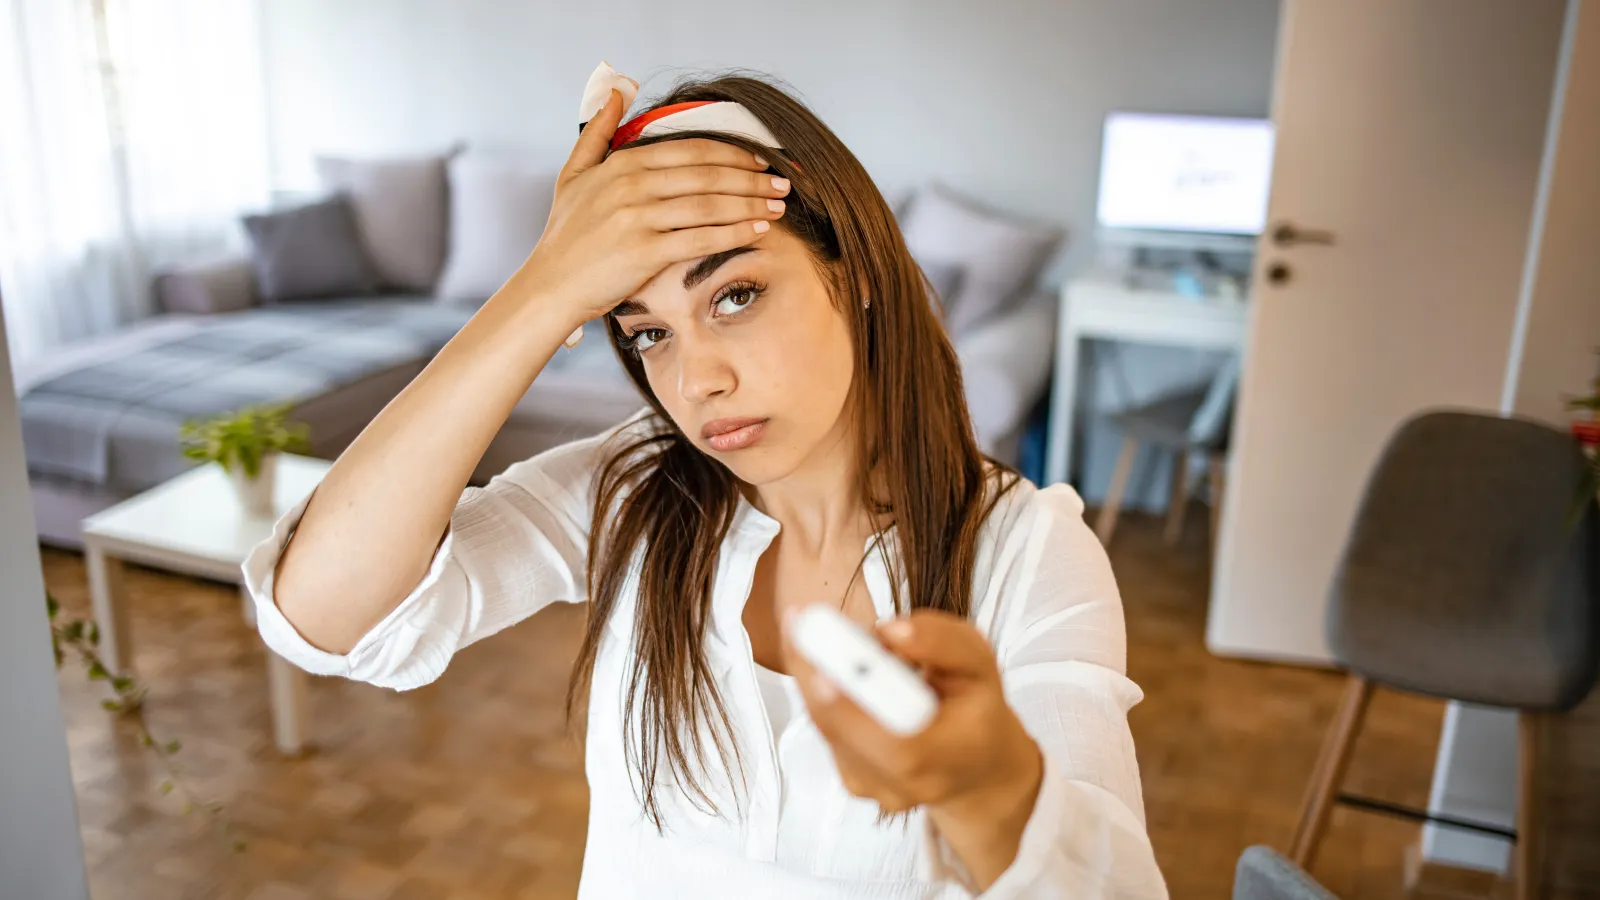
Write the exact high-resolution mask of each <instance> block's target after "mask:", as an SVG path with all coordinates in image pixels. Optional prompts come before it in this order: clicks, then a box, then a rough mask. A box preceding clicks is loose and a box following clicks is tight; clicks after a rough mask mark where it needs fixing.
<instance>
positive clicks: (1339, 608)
mask: <svg viewBox="0 0 1600 900" xmlns="http://www.w3.org/2000/svg"><path fill="white" fill-rule="evenodd" d="M1585 465H1586V462H1585V460H1584V458H1583V455H1582V452H1581V451H1580V450H1579V448H1578V445H1577V443H1576V442H1575V441H1573V440H1572V438H1571V437H1570V436H1569V435H1567V434H1565V433H1563V432H1560V431H1556V430H1554V429H1552V428H1548V427H1546V426H1544V425H1540V424H1536V423H1533V422H1528V421H1523V420H1518V419H1506V418H1499V417H1495V416H1486V415H1476V414H1469V413H1460V412H1433V413H1426V414H1423V415H1420V416H1418V417H1416V418H1414V419H1412V420H1410V421H1409V422H1407V423H1405V424H1404V425H1402V426H1401V427H1400V429H1399V430H1398V431H1397V432H1396V433H1395V435H1394V436H1393V437H1392V438H1391V439H1390V441H1389V444H1388V446H1387V447H1386V448H1385V449H1384V451H1383V454H1382V456H1381V457H1380V458H1379V460H1378V464H1377V467H1376V469H1375V470H1374V471H1373V473H1372V476H1371V479H1370V480H1369V481H1368V482H1367V488H1366V494H1365V496H1364V497H1363V498H1362V500H1361V505H1360V508H1359V509H1358V510H1357V512H1356V517H1355V522H1354V524H1353V526H1352V527H1351V532H1350V536H1349V539H1348V542H1347V543H1346V545H1345V549H1344V556H1343V558H1342V559H1341V560H1340V562H1339V566H1338V568H1337V569H1336V570H1335V574H1334V581H1333V586H1332V590H1331V592H1330V596H1329V603H1328V637H1329V643H1330V644H1331V645H1332V648H1333V654H1334V658H1335V659H1336V660H1337V661H1338V663H1339V664H1340V665H1341V666H1343V667H1344V668H1346V669H1347V670H1349V673H1350V675H1349V681H1348V684H1347V687H1346V690H1345V695H1344V700H1343V702H1342V704H1341V706H1340V709H1339V712H1338V714H1337V716H1336V717H1335V720H1334V724H1333V727H1332V728H1331V729H1330V730H1329V732H1328V737H1327V740H1326V742H1325V743H1324V745H1323V749H1322V755H1321V757H1320V758H1319V759H1318V761H1317V766H1316V770H1315V772H1314V773H1313V775H1312V778H1311V783H1310V785H1309V787H1308V789H1307V793H1306V802H1305V808H1304V811H1303V812H1302V817H1301V821H1300V826H1299V829H1298V831H1297V832H1296V834H1295V838H1294V844H1293V847H1292V849H1291V851H1290V854H1289V855H1290V858H1292V859H1293V860H1294V862H1295V863H1296V864H1297V865H1300V866H1302V867H1304V868H1308V869H1309V868H1310V867H1311V864H1312V861H1313V860H1314V858H1315V855H1316V851H1317V844H1318V842H1319V841H1320V840H1321V837H1322V833H1323V830H1324V829H1325V827H1326V825H1327V822H1328V817H1329V815H1330V814H1331V813H1332V809H1333V805H1334V804H1335V803H1345V804H1349V805H1352V806H1356V807H1360V808H1365V809H1367V810H1370V811H1376V812H1383V813H1387V814H1391V815H1399V816H1402V817H1405V818H1411V819H1415V820H1426V821H1433V822H1437V823H1439V824H1443V825H1446V826H1450V827H1457V828H1467V829H1471V830H1474V831H1478V832H1481V833H1487V834H1491V835H1497V836H1499V837H1502V838H1505V839H1508V840H1514V841H1516V842H1517V852H1516V877H1517V897H1518V898H1519V900H1525V898H1531V897H1534V896H1537V894H1536V888H1537V885H1536V881H1537V878H1538V856H1537V852H1538V849H1537V848H1538V844H1537V841H1536V840H1535V838H1536V832H1535V828H1534V826H1535V825H1536V824H1537V811H1536V809H1535V806H1536V804H1535V802H1534V801H1535V797H1536V794H1535V792H1534V791H1533V790H1532V789H1531V786H1532V784H1533V773H1534V771H1535V766H1536V764H1537V761H1538V757H1539V755H1538V744H1537V736H1538V723H1539V716H1540V714H1542V713H1547V712H1553V711H1561V710H1566V709H1569V708H1571V707H1572V706H1574V705H1576V704H1577V703H1578V702H1579V701H1581V700H1582V699H1583V698H1584V696H1585V695H1587V694H1588V693H1589V690H1590V689H1591V688H1592V687H1593V686H1594V683H1595V675H1596V666H1597V662H1600V652H1597V645H1600V599H1597V595H1600V574H1597V567H1596V560H1597V553H1596V537H1597V525H1596V508H1595V504H1594V503H1593V502H1592V501H1590V500H1589V499H1588V498H1584V499H1583V500H1581V501H1579V500H1577V496H1578V491H1579V490H1580V485H1581V484H1583V483H1584V477H1583V476H1584V472H1585ZM1307 477H1315V473H1307ZM1379 685H1382V686H1384V687H1388V688H1394V689H1398V690H1402V691H1410V692H1412V693H1418V694H1427V695H1431V696H1434V697H1441V698H1445V699H1449V700H1458V701H1463V702H1468V703H1478V704H1485V705H1489V706H1497V707H1506V708H1511V709H1515V710H1518V711H1519V712H1520V713H1521V715H1520V731H1521V756H1522V759H1521V763H1520V773H1521V775H1520V779H1519V781H1520V783H1519V789H1520V792H1521V798H1520V800H1519V802H1518V810H1517V823H1516V824H1517V828H1516V831H1514V832H1513V831H1510V830H1508V829H1503V828H1499V827H1496V826H1494V825H1488V824H1485V823H1481V822H1471V821H1465V820H1462V819H1458V818H1454V817H1445V816H1432V815H1429V814H1428V813H1425V812H1421V811H1418V810H1412V809H1407V808H1404V807H1400V806H1396V805H1394V804H1390V803H1385V802H1383V801H1378V800H1370V799H1367V798H1362V797H1353V796H1349V795H1346V794H1342V793H1340V792H1339V788H1340V781H1341V780H1342V778H1343V775H1344V771H1345V766H1346V764H1347V763H1348V761H1349V758H1350V749H1351V747H1352V746H1353V745H1354V743H1355V739H1356V736H1357V734H1358V733H1359V732H1360V730H1361V722H1362V718H1363V716H1364V715H1365V713H1366V709H1367V705H1368V702H1369V701H1370V700H1371V698H1372V692H1373V689H1374V688H1375V687H1377V686H1379Z"/></svg>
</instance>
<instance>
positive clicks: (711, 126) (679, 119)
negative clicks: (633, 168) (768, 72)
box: [564, 62, 783, 349]
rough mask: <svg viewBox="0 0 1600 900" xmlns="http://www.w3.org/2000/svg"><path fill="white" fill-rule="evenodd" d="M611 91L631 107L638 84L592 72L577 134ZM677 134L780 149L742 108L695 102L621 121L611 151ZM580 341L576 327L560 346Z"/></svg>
mask: <svg viewBox="0 0 1600 900" xmlns="http://www.w3.org/2000/svg"><path fill="white" fill-rule="evenodd" d="M613 88H615V89H616V90H617V91H619V92H620V93H621V94H622V108H623V109H627V108H628V107H630V106H632V105H633V100H634V98H635V97H636V96H638V94H639V82H637V81H634V80H633V79H632V78H629V77H628V76H626V75H623V74H621V73H619V72H618V71H617V70H616V69H613V68H611V65H610V64H609V63H605V62H602V63H600V65H599V66H598V67H597V68H596V69H595V70H594V74H592V75H590V76H589V83H588V84H586V85H584V88H583V102H581V103H579V104H578V130H579V131H580V132H581V131H583V126H585V125H587V124H589V120H590V119H592V118H594V117H595V114H596V113H598V112H600V110H602V109H605V106H606V102H607V101H609V100H610V99H611V91H612V89H613ZM677 131H714V132H720V133H722V134H737V135H740V136H742V137H746V138H749V139H750V140H752V141H755V142H756V143H758V144H761V145H762V146H764V147H771V148H773V149H774V150H780V149H782V148H783V145H782V144H779V143H778V139H777V138H775V137H773V136H772V132H771V131H768V130H767V126H765V125H763V124H761V120H760V119H757V118H756V117H755V114H754V113H752V112H750V110H748V109H745V108H744V107H743V106H740V105H739V104H737V103H732V102H728V101H718V100H697V101H692V102H689V103H674V104H671V105H670V106H663V107H660V108H659V109H652V110H651V111H649V112H647V113H645V114H644V115H641V116H634V117H633V118H632V119H629V120H628V121H626V122H623V123H622V124H621V125H619V126H617V131H616V133H615V134H613V135H612V136H611V149H612V150H618V149H621V148H622V147H625V146H627V145H628V144H630V143H632V142H633V141H636V140H638V139H639V138H642V137H655V136H656V135H658V134H671V133H673V132H677ZM581 340H583V329H582V328H579V329H578V330H577V331H574V332H573V333H572V334H571V335H570V336H569V337H568V338H567V339H566V341H565V342H564V343H565V344H566V346H567V347H568V348H569V349H570V348H572V347H576V346H578V342H579V341H581Z"/></svg>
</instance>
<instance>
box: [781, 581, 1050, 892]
mask: <svg viewBox="0 0 1600 900" xmlns="http://www.w3.org/2000/svg"><path fill="white" fill-rule="evenodd" d="M788 630H789V626H786V627H785V631H786V632H788ZM878 639H879V640H880V641H881V642H882V643H883V645H884V646H885V647H886V648H887V649H888V650H889V651H890V652H891V653H893V654H894V655H895V656H898V657H899V658H900V659H901V660H903V661H904V662H906V663H907V664H908V665H910V666H913V667H915V668H917V669H919V670H921V671H922V673H923V677H924V678H925V679H926V680H927V682H928V685H929V686H930V687H932V688H933V690H934V692H935V693H937V694H938V695H939V708H938V711H937V712H936V713H935V714H934V716H933V718H932V721H930V722H929V723H928V724H927V726H926V727H924V728H923V729H922V730H921V731H920V732H918V733H916V734H913V735H901V734H896V733H894V732H892V731H890V730H888V729H886V728H885V727H884V726H883V725H882V724H880V723H879V722H878V720H877V719H875V718H873V716H872V715H870V714H869V713H868V712H867V711H866V710H864V709H862V708H861V707H860V706H858V705H857V704H856V703H855V702H853V701H852V700H851V699H850V698H849V697H848V696H846V695H845V694H844V693H843V692H841V691H840V689H839V687H838V686H837V685H836V684H834V683H833V682H832V681H830V680H829V679H828V677H827V676H826V675H823V674H822V672H821V671H819V670H818V669H816V668H814V667H813V666H812V665H811V664H810V663H808V662H807V660H806V657H805V654H804V653H801V652H798V651H797V649H796V648H795V647H794V645H793V643H792V640H790V638H789V636H788V635H787V634H786V648H787V649H786V652H785V656H784V661H785V663H786V664H787V665H788V667H789V672H790V674H792V675H794V676H795V682H796V684H797V685H798V687H799V688H800V693H801V695H802V696H803V697H804V699H805V703H806V709H807V711H808V712H809V713H810V715H811V721H812V722H813V723H814V724H815V725H816V726H817V731H819V732H820V733H821V734H822V736H823V738H824V739H825V740H827V742H828V746H829V748H830V749H831V750H832V751H833V760H834V763H835V765H836V766H837V767H838V769H839V777H840V779H841V780H842V781H843V782H844V786H845V789H846V790H848V791H850V793H852V794H854V795H856V796H857V797H865V798H867V799H870V800H874V801H876V802H877V803H878V805H879V806H880V807H882V808H883V810H884V811H885V812H891V813H894V812H902V811H904V810H908V809H911V808H913V807H918V806H920V807H922V808H923V809H925V810H926V811H927V814H928V817H929V818H930V819H931V820H932V822H933V824H934V827H935V828H936V829H938V832H939V835H940V837H941V838H943V840H944V842H945V843H946V844H947V845H948V846H949V847H950V849H951V850H952V851H954V853H955V855H956V857H957V858H958V859H960V860H961V862H962V864H963V865H964V866H965V867H966V869H967V872H968V874H969V875H970V876H971V878H972V880H973V881H974V882H975V884H974V885H973V886H974V887H976V888H977V889H979V890H986V889H987V888H988V887H989V886H990V885H992V884H993V883H994V882H995V880H996V879H997V878H999V877H1000V875H1001V873H1003V872H1004V871H1005V870H1006V869H1007V868H1009V867H1010V865H1011V863H1012V861H1013V860H1015V858H1016V855H1017V849H1018V847H1019V846H1020V844H1021V841H1022V832H1023V830H1024V828H1025V827H1026V826H1027V824H1028V819H1029V818H1030V817H1031V816H1032V814H1033V806H1034V801H1035V800H1036V799H1037V797H1038V795H1039V787H1040V785H1041V784H1042V783H1043V776H1044V760H1043V757H1041V756H1040V753H1039V746H1038V745H1037V744H1036V743H1034V740H1033V738H1032V737H1031V736H1029V734H1028V732H1027V731H1026V730H1025V729H1024V728H1023V726H1022V721H1021V720H1020V719H1018V718H1017V714H1016V713H1015V712H1014V711H1013V710H1012V709H1011V707H1010V705H1008V704H1007V703H1006V698H1005V692H1004V691H1003V690H1002V688H1001V683H1000V670H999V667H998V665H997V664H996V662H995V658H994V651H993V650H991V649H990V648H989V643H988V641H986V640H984V637H983V635H982V634H981V633H980V632H979V631H978V629H977V628H975V627H973V625H972V623H970V622H968V621H966V620H965V619H961V618H958V617H956V616H952V615H950V614H948V613H942V612H936V611H934V610H916V611H914V612H912V613H911V614H910V615H909V616H906V617H904V618H897V619H892V620H890V621H887V622H882V623H880V624H879V626H878Z"/></svg>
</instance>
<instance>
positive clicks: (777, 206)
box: [767, 200, 783, 213]
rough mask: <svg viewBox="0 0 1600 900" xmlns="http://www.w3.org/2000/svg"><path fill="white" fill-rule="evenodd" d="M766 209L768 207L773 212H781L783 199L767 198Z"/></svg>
mask: <svg viewBox="0 0 1600 900" xmlns="http://www.w3.org/2000/svg"><path fill="white" fill-rule="evenodd" d="M767 209H770V210H772V211H773V212H775V213H781V212H783V201H782V200H768V201H767Z"/></svg>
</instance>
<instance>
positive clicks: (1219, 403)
mask: <svg viewBox="0 0 1600 900" xmlns="http://www.w3.org/2000/svg"><path fill="white" fill-rule="evenodd" d="M1238 386H1239V357H1238V355H1237V354H1235V355H1233V356H1231V357H1229V359H1228V361H1227V362H1226V363H1224V364H1223V366H1222V368H1221V369H1219V370H1218V371H1217V374H1216V375H1215V376H1213V377H1212V379H1211V383H1210V384H1209V385H1208V386H1206V387H1205V388H1202V389H1200V390H1192V391H1184V392H1182V393H1178V394H1173V395H1169V396H1166V397H1163V398H1161V399H1159V400H1156V401H1155V402H1153V403H1147V404H1145V405H1143V406H1138V407H1134V408H1133V409H1128V410H1123V411H1122V412H1119V413H1116V414H1115V415H1113V416H1112V417H1111V422H1112V424H1113V425H1114V426H1116V428H1117V430H1119V431H1121V432H1122V436H1123V437H1122V453H1121V454H1120V455H1119V456H1118V457H1117V465H1116V468H1115V469H1114V470H1113V471H1112V474H1111V484H1110V486H1109V487H1108V488H1107V489H1106V499H1105V502H1104V503H1103V504H1101V506H1100V514H1099V516H1097V517H1096V519H1095V525H1094V530H1095V534H1097V535H1099V537H1100V543H1101V544H1103V545H1105V546H1107V547H1109V546H1111V538H1112V535H1114V534H1115V533H1116V530H1117V518H1118V516H1120V515H1121V513H1122V500H1123V496H1124V494H1125V493H1126V492H1127V489H1128V477H1129V476H1130V475H1131V474H1132V473H1133V463H1134V461H1135V460H1136V459H1137V458H1138V455H1139V448H1140V447H1142V446H1145V445H1149V446H1153V447H1162V448H1165V449H1169V450H1172V451H1174V468H1173V471H1172V500H1171V502H1170V503H1169V505H1168V507H1167V529H1166V541H1167V543H1168V544H1169V545H1171V544H1175V543H1177V541H1178V537H1179V535H1180V534H1182V532H1183V518H1184V512H1185V511H1186V510H1187V509H1188V507H1189V492H1190V490H1191V488H1192V485H1191V484H1190V481H1189V478H1190V468H1189V461H1190V457H1191V456H1192V455H1194V454H1199V455H1200V456H1201V457H1203V458H1204V459H1205V461H1206V464H1207V467H1208V468H1209V470H1210V477H1209V482H1210V488H1211V490H1210V493H1211V539H1212V540H1213V541H1215V540H1216V536H1217V522H1218V521H1219V518H1220V515H1221V510H1222V484H1223V477H1224V472H1225V469H1226V468H1227V466H1226V462H1227V442H1228V426H1229V424H1230V423H1231V421H1232V418H1233V396H1234V392H1235V391H1236V390H1237V388H1238Z"/></svg>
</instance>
